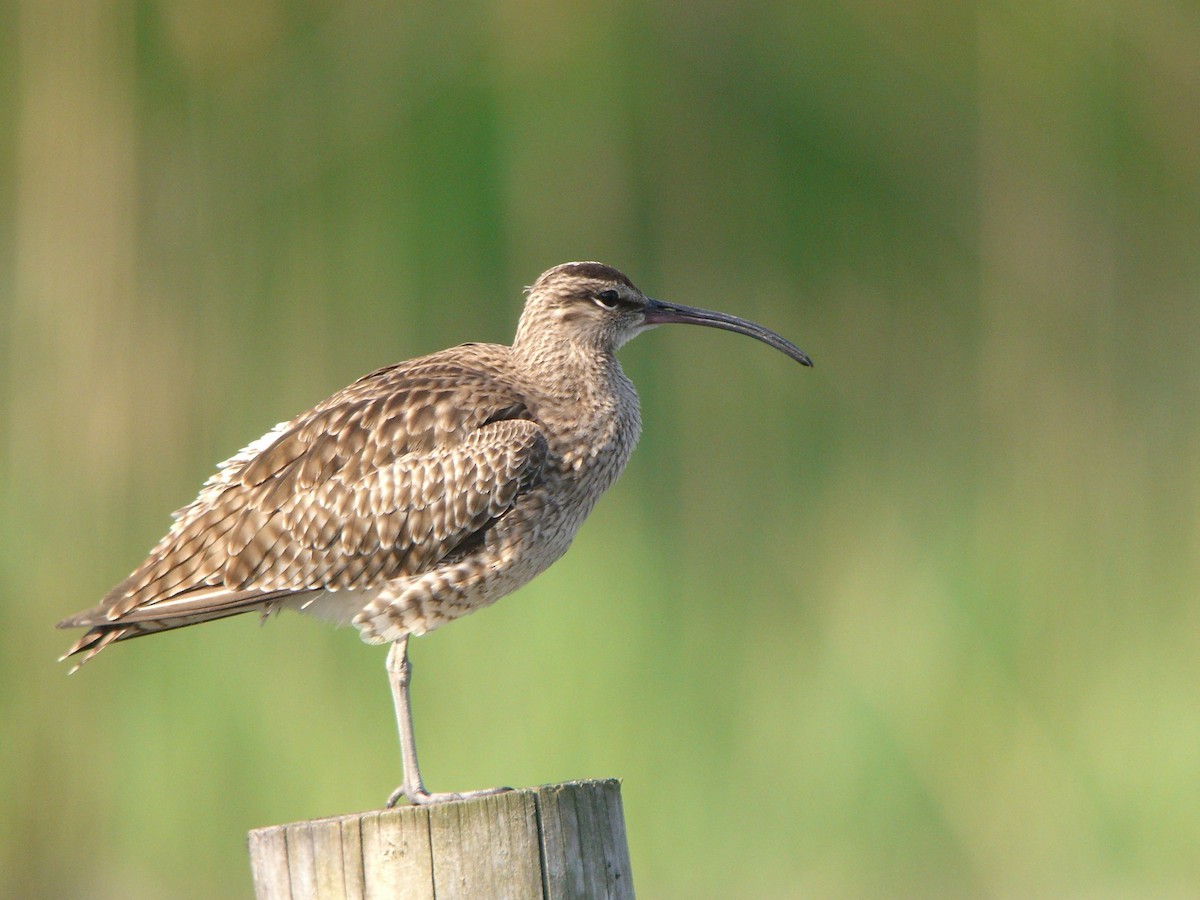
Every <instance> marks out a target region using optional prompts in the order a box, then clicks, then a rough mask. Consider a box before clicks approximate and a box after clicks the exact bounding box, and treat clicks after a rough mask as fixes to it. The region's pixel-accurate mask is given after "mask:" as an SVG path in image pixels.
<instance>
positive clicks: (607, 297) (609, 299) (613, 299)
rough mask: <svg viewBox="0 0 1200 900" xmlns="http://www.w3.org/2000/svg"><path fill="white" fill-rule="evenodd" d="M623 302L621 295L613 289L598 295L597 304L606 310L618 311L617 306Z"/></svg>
mask: <svg viewBox="0 0 1200 900" xmlns="http://www.w3.org/2000/svg"><path fill="white" fill-rule="evenodd" d="M620 302H621V295H620V294H618V293H617V292H616V291H614V290H613V289H612V288H609V289H608V290H604V291H601V292H600V293H598V294H597V295H596V303H597V305H599V306H602V307H604V308H605V309H616V308H617V304H618V303H620Z"/></svg>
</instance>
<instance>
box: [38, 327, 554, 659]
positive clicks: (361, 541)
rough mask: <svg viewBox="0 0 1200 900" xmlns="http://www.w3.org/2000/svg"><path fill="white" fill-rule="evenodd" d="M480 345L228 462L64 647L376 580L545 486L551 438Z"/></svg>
mask: <svg viewBox="0 0 1200 900" xmlns="http://www.w3.org/2000/svg"><path fill="white" fill-rule="evenodd" d="M457 349H458V350H459V351H463V350H467V349H468V348H467V347H463V348H457ZM470 349H471V354H468V356H467V359H465V360H464V359H463V357H462V355H461V354H460V355H458V356H456V357H450V356H449V352H447V353H444V354H435V355H434V356H431V357H425V358H423V359H420V360H413V361H411V362H409V363H402V364H400V365H398V366H393V367H389V368H386V369H381V370H378V371H376V372H373V373H371V374H370V375H367V376H365V377H364V378H362V379H360V380H359V381H357V382H355V383H354V384H352V385H351V386H350V387H348V388H346V389H345V390H343V391H341V392H339V393H338V394H335V395H334V396H333V397H330V398H329V399H328V400H326V401H324V402H323V403H321V404H319V405H318V406H316V407H314V408H313V409H312V410H310V411H309V412H307V413H304V414H302V415H300V416H298V417H297V418H296V419H293V420H292V421H290V422H287V423H281V424H280V425H277V426H276V427H275V428H274V429H272V430H271V431H270V432H268V433H267V434H266V435H264V437H263V438H260V439H259V440H258V441H255V442H254V443H252V444H250V445H249V446H248V447H246V448H245V449H244V450H243V451H241V452H240V453H238V454H237V455H235V456H234V457H232V458H230V459H229V460H226V461H225V462H224V463H221V464H220V465H219V466H218V468H217V472H216V474H215V475H213V477H212V478H210V479H209V480H208V481H207V482H206V483H205V485H204V487H203V488H202V489H201V491H200V495H199V496H198V497H197V499H196V500H195V501H194V502H193V503H191V504H189V505H188V506H186V507H184V508H183V509H181V510H179V511H178V512H177V513H176V514H175V523H174V525H173V526H172V528H171V529H170V531H169V532H168V533H167V535H166V536H165V537H164V538H163V539H162V540H161V541H160V542H159V543H158V545H157V546H155V547H154V549H153V550H152V551H151V553H150V555H149V557H148V558H147V559H146V560H145V561H144V562H143V563H142V565H140V566H139V567H138V568H137V569H136V570H135V571H134V572H133V573H132V574H130V576H129V577H128V578H126V579H125V580H124V581H122V582H121V583H120V584H118V585H117V586H116V587H114V588H113V589H112V590H111V591H110V592H109V593H108V594H107V595H106V596H105V597H104V599H103V600H102V602H101V604H100V605H99V606H97V607H95V608H94V609H91V610H88V611H86V612H84V613H80V614H79V615H76V616H72V617H70V618H68V619H66V620H64V621H63V622H61V623H59V624H60V627H79V626H86V627H91V629H92V631H90V632H89V633H88V634H87V635H84V637H83V638H81V640H80V641H79V642H78V643H77V644H76V646H75V647H73V648H72V650H71V651H70V652H87V653H88V654H89V655H88V657H87V658H90V656H91V655H94V653H95V652H98V651H99V649H102V648H103V647H104V646H107V644H108V643H110V642H112V641H115V640H124V639H127V638H129V637H136V636H138V635H141V634H146V633H150V632H152V631H157V630H162V629H164V628H172V627H179V626H182V625H188V624H193V623H195V622H198V621H206V620H207V619H210V618H217V617H223V616H227V615H233V614H236V613H238V612H245V611H248V610H249V609H253V608H256V607H258V608H261V607H263V606H264V604H270V603H274V602H276V601H278V600H279V599H280V598H282V597H286V596H289V595H293V594H303V593H308V592H316V591H320V590H325V589H331V590H338V589H349V588H355V589H358V588H371V587H375V586H382V585H383V584H384V583H386V582H387V581H390V580H393V579H396V578H400V577H404V576H408V575H413V574H417V573H419V572H422V571H425V570H427V569H429V568H430V567H432V566H434V565H436V564H437V563H438V561H439V560H441V559H442V558H443V557H445V556H446V555H447V554H449V553H451V552H453V551H454V549H455V548H456V547H458V546H460V545H462V544H463V543H465V542H468V541H471V540H473V539H475V538H476V537H477V536H478V534H479V533H480V532H481V531H482V530H483V529H486V528H487V527H488V525H489V524H490V523H491V522H493V521H494V520H495V519H497V518H499V517H500V516H502V515H504V513H505V512H506V511H507V510H508V509H511V508H512V506H513V504H514V503H515V502H517V499H518V498H519V496H520V495H521V493H522V492H523V491H525V490H528V489H529V488H530V487H532V486H533V485H535V484H537V483H538V481H539V480H540V478H541V477H542V467H543V464H544V463H545V459H546V453H547V444H546V438H545V435H544V433H543V432H542V429H541V427H540V426H539V425H538V424H537V422H536V421H534V420H533V417H532V415H531V413H530V411H529V408H528V406H527V404H526V401H525V399H524V397H523V395H522V393H521V392H520V390H518V389H517V388H516V387H513V386H508V385H506V384H505V382H504V381H503V379H498V378H497V377H496V376H497V374H498V372H499V371H500V370H502V369H503V362H504V361H503V360H502V359H498V358H497V357H498V356H499V354H501V353H507V348H503V347H495V346H493V345H470ZM472 355H473V356H474V358H472ZM113 634H115V635H116V636H115V637H113V636H112V635H113Z"/></svg>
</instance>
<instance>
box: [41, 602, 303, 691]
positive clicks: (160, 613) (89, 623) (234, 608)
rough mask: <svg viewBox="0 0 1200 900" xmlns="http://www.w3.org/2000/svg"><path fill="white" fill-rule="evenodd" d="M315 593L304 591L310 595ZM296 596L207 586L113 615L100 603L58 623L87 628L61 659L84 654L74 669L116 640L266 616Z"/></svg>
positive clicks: (60, 626)
mask: <svg viewBox="0 0 1200 900" xmlns="http://www.w3.org/2000/svg"><path fill="white" fill-rule="evenodd" d="M307 593H312V592H301V594H307ZM293 596H297V592H295V591H273V592H263V591H230V590H229V589H228V588H215V589H214V588H207V589H202V590H198V591H189V592H187V593H185V594H180V595H178V596H176V597H172V598H170V599H169V600H163V601H160V602H158V603H153V604H148V605H146V606H140V607H137V608H135V609H133V610H130V611H129V612H127V613H125V614H123V615H119V616H115V617H112V616H111V613H112V607H111V606H109V605H101V606H97V607H95V608H93V609H89V610H86V611H85V612H81V613H78V614H77V615H74V616H69V617H67V618H65V619H63V620H62V621H61V622H59V623H58V627H59V628H87V629H88V630H87V631H86V632H85V633H84V635H83V636H82V637H80V638H79V640H77V641H76V642H75V643H74V644H72V645H71V647H70V649H69V650H67V652H66V653H64V654H63V655H62V656H61V657H59V662H62V661H63V660H65V659H68V658H70V657H72V656H75V655H77V654H83V658H82V659H80V660H79V661H78V662H77V663H76V665H75V666H74V667H73V668H72V669H71V671H72V672H75V671H76V670H78V669H79V667H80V666H82V665H83V664H84V663H86V662H87V661H88V660H90V659H91V658H92V657H93V656H95V655H96V654H97V653H99V652H100V651H101V650H103V649H104V648H105V647H107V646H108V645H109V644H115V643H116V642H117V641H127V640H130V639H131V638H135V637H141V636H142V635H146V634H155V633H157V632H159V631H170V630H171V629H174V628H186V627H187V626H189V625H199V624H200V623H201V622H212V621H214V620H216V619H225V618H228V617H229V616H237V615H241V614H242V613H248V612H253V611H255V610H258V611H259V612H261V613H262V616H263V618H264V619H265V618H266V617H267V616H269V615H270V614H271V613H272V612H275V611H276V610H278V609H279V608H280V601H282V600H284V599H286V598H289V597H293Z"/></svg>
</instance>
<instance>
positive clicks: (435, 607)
mask: <svg viewBox="0 0 1200 900" xmlns="http://www.w3.org/2000/svg"><path fill="white" fill-rule="evenodd" d="M552 494H553V492H551V491H546V490H535V491H531V492H530V493H529V494H528V495H526V497H525V498H523V499H522V500H521V501H519V502H518V503H517V504H516V506H514V507H513V508H512V509H511V510H509V512H508V513H506V514H505V515H504V516H503V517H502V518H501V519H500V520H499V521H497V522H496V523H495V525H494V526H493V527H492V528H491V529H490V530H489V531H488V533H487V534H486V536H485V538H484V540H483V541H482V542H481V543H480V544H479V546H478V547H476V548H475V549H473V550H472V551H471V552H469V553H467V554H466V555H464V556H461V557H454V556H451V557H449V558H447V559H446V560H443V561H442V562H441V563H439V564H438V565H437V566H435V567H434V568H432V569H430V570H429V571H426V572H421V573H418V574H415V575H410V576H406V577H404V578H399V579H396V580H394V581H391V582H388V583H385V584H382V585H380V586H379V587H378V588H373V589H366V590H363V589H360V590H354V591H338V592H330V591H326V592H323V593H321V594H317V595H312V596H310V597H308V598H304V599H298V600H297V601H294V603H293V604H292V605H293V606H294V607H295V608H297V609H299V610H300V611H302V612H307V613H310V614H312V615H315V616H319V617H321V618H324V619H327V620H329V621H333V622H336V623H338V624H353V625H354V626H355V627H357V628H358V630H359V633H360V635H361V636H362V639H363V640H364V641H366V642H368V643H372V644H375V643H385V642H389V641H395V640H398V639H400V638H401V637H403V636H404V635H406V634H424V633H426V632H429V631H433V630H434V629H435V628H438V627H440V626H442V625H444V624H445V623H447V622H449V621H452V620H453V619H457V618H460V617H461V616H464V615H466V614H467V613H470V612H474V611H475V610H477V609H481V608H482V607H484V606H489V605H491V604H492V603H495V602H496V601H497V600H499V599H500V598H501V597H503V596H505V595H506V594H510V593H512V592H513V591H515V590H516V589H517V588H519V587H521V586H523V585H525V584H527V583H528V582H529V581H531V580H532V579H533V578H535V577H536V576H537V575H539V574H540V573H542V572H543V571H545V570H546V569H547V568H548V567H549V566H550V565H551V564H552V563H554V562H555V561H556V560H557V559H558V558H559V557H561V556H562V555H563V554H564V553H565V552H566V551H567V548H569V547H570V546H571V541H572V540H573V539H574V537H575V534H576V532H578V530H579V526H580V525H581V524H582V523H583V520H584V518H585V517H586V515H587V513H588V512H589V511H590V510H591V506H592V504H591V503H587V502H584V503H580V502H578V500H575V502H562V500H561V499H558V498H555V497H553V496H552Z"/></svg>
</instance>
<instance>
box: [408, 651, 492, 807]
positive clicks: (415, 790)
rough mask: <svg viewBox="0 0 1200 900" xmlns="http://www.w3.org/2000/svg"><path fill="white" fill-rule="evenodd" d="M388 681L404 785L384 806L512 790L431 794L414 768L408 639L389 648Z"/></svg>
mask: <svg viewBox="0 0 1200 900" xmlns="http://www.w3.org/2000/svg"><path fill="white" fill-rule="evenodd" d="M387 670H388V681H389V682H390V683H391V685H392V700H393V701H394V702H395V704H396V726H397V727H398V728H399V729H400V755H401V757H402V762H403V765H404V783H403V784H401V785H400V787H398V788H396V790H394V791H393V792H392V796H390V797H388V802H387V805H388V806H389V807H391V806H395V805H396V804H397V803H398V802H399V801H400V798H401V797H405V798H407V800H408V802H409V803H412V804H414V805H420V804H427V803H440V802H442V801H443V800H469V799H471V798H473V797H486V796H487V795H488V794H499V793H501V792H503V791H510V790H512V788H506V787H500V788H487V789H486V790H482V791H467V792H465V793H461V794H431V793H429V791H427V790H425V784H424V782H422V781H421V767H420V766H419V765H418V764H417V741H416V738H415V737H414V736H413V725H412V707H411V706H410V704H409V700H408V683H409V681H410V680H411V679H412V664H411V663H410V662H409V661H408V635H405V636H404V637H402V638H400V640H398V641H396V642H395V643H394V644H392V649H391V650H389V651H388V656H387Z"/></svg>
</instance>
